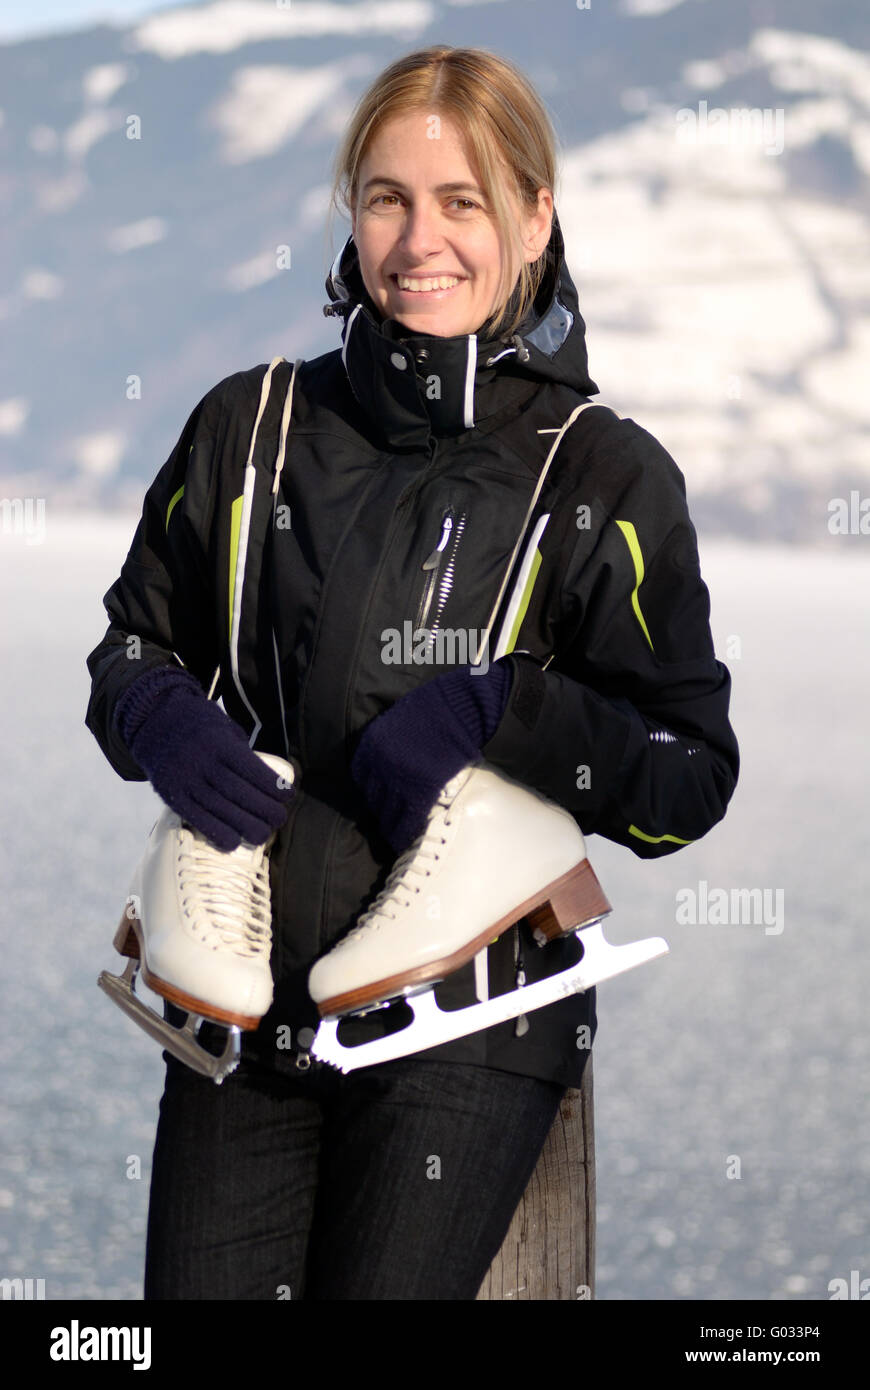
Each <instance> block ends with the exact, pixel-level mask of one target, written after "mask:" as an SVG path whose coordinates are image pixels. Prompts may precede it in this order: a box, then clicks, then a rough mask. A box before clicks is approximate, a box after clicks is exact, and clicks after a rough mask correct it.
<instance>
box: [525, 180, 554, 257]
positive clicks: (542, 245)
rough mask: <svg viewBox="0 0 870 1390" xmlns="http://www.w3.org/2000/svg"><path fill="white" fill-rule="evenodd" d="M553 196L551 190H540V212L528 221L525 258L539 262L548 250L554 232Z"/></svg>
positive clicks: (535, 213) (533, 214)
mask: <svg viewBox="0 0 870 1390" xmlns="http://www.w3.org/2000/svg"><path fill="white" fill-rule="evenodd" d="M553 206H554V205H553V195H552V193H551V192H550V189H549V188H539V189H538V210H537V212H533V213H532V214H531V216H530V217H528V218H527V220H526V229H525V239H524V245H525V258H526V260H527V261H537V260H538V259H539V258H540V257H541V256H542V255H543V253H544V252H545V251H546V249H547V245H548V243H549V240H550V235H551V233H552V231H553Z"/></svg>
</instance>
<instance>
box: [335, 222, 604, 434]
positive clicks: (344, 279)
mask: <svg viewBox="0 0 870 1390" xmlns="http://www.w3.org/2000/svg"><path fill="white" fill-rule="evenodd" d="M544 254H545V256H546V258H547V260H546V267H545V272H544V277H543V279H542V282H541V286H540V288H539V290H538V293H537V295H536V297H535V302H534V304H533V305H532V307H531V308H530V310H529V312H528V314H527V315H526V317H525V318H524V319H523V321H522V323H521V324H520V326H519V330H518V331H517V332H516V333H514V334H513V336H512V337H511V338H507V337H497V336H493V335H492V334H491V332H490V331H489V329H490V325H491V320H490V319H488V320H487V321H486V323H484V324H482V325H481V327H480V328H479V329H478V331H477V332H476V333H464V334H458V335H456V336H455V337H451V338H442V337H438V336H437V335H435V334H428V335H424V334H417V333H414V334H412V333H410V332H409V331H408V329H407V328H405V327H404V325H403V324H401V323H399V321H398V320H397V319H384V318H383V317H382V316H381V314H380V312H379V310H378V308H377V306H376V305H375V303H374V301H373V300H372V298H371V296H370V295H369V293H368V291H367V290H366V288H365V284H364V282H363V278H362V275H361V273H360V268H359V254H358V251H357V247H356V244H355V243H354V240H353V237H352V236H350V237H348V239H347V241H346V242H345V244H344V246H343V248H342V250H341V251H340V252H339V253H338V255H337V256H336V258H335V261H334V262H333V265H332V269H331V270H330V273H329V275H328V277H327V280H326V290H327V293H328V295H329V298H330V301H331V302H330V303H329V304H325V305H324V308H323V312H324V314H327V315H330V314H340V315H342V316H343V318H344V326H343V329H342V335H341V337H342V347H341V358H342V362H343V363H344V367H345V370H346V372H347V377H348V381H349V383H350V386H351V389H352V391H353V393H354V395H355V397H356V399H357V401H358V402H359V404H360V405H361V406H362V408H363V409H364V411H365V412H366V413H367V414H368V415H369V416H370V417H371V419H372V420H373V422H374V423H375V424H376V426H377V428H378V429H379V430H380V432H381V433H382V434H383V435H384V437H385V438H386V440H387V443H388V445H389V447H390V448H394V449H402V448H419V447H425V446H426V445H427V444H428V443H429V441H430V438H431V436H432V435H450V434H460V433H462V432H463V431H465V430H470V429H474V428H475V426H477V425H479V424H480V423H481V422H482V421H484V420H486V419H487V417H488V416H490V415H493V414H495V412H496V411H498V410H501V409H503V408H504V407H505V406H506V405H508V404H509V403H510V402H511V401H512V400H515V399H518V398H520V397H523V396H525V395H528V393H529V392H528V386H529V385H531V386H532V387H533V384H534V382H535V381H543V380H550V381H558V382H563V383H565V384H567V385H570V386H572V387H573V388H574V389H575V390H577V391H579V392H580V393H581V394H582V395H584V396H590V395H597V394H598V387H597V386H596V384H595V382H594V381H592V379H591V378H590V376H589V370H588V363H587V353H586V325H585V324H584V322H583V319H582V317H581V315H580V309H579V304H578V298H577V290H576V289H575V287H574V282H573V280H572V279H571V276H570V274H569V272H568V268H567V266H566V265H565V246H564V241H563V238H562V232H561V228H560V226H559V219H558V216H557V214H556V213H555V211H554V215H553V229H552V232H551V235H550V241H549V243H548V245H547V250H546V251H545V253H544ZM523 383H527V385H525V386H524V385H523Z"/></svg>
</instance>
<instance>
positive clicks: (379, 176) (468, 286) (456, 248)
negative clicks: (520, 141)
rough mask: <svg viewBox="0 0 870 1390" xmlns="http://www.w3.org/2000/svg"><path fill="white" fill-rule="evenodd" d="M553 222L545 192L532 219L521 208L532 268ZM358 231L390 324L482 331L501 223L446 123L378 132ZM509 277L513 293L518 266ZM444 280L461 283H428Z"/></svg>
mask: <svg viewBox="0 0 870 1390" xmlns="http://www.w3.org/2000/svg"><path fill="white" fill-rule="evenodd" d="M433 131H437V138H434V139H433V138H430V136H431V134H432V133H433ZM447 185H449V186H447ZM552 216H553V198H552V195H551V193H550V191H549V190H548V189H541V190H540V192H539V194H538V212H537V213H536V214H533V215H532V216H531V217H526V218H524V219H523V218H521V217H520V214H519V211H518V210H517V221H518V222H520V223H521V225H522V226H523V239H524V243H525V246H526V250H525V253H524V255H525V259H526V260H527V261H536V260H537V259H538V257H539V256H540V255H541V253H542V251H543V250H544V249H545V248H546V245H547V242H548V241H549V239H550V229H551V225H552ZM352 225H353V239H354V241H355V242H356V245H357V249H358V251H359V261H360V270H361V272H362V277H363V281H364V283H365V287H366V289H367V290H368V292H369V294H370V295H371V297H372V299H373V300H374V302H375V304H376V305H377V306H378V309H379V310H380V312H381V314H382V315H383V317H384V318H390V319H398V321H399V322H400V323H402V324H404V325H405V327H406V328H409V329H410V330H411V331H412V332H416V333H420V334H435V335H437V336H438V337H442V338H449V337H453V336H455V335H457V334H464V333H474V332H476V331H477V329H478V328H480V326H481V325H482V324H483V323H484V322H485V321H486V319H487V318H488V317H489V316H490V314H491V313H492V312H493V310H494V309H495V306H496V294H497V291H498V282H499V272H500V269H501V251H500V248H499V243H498V234H497V227H496V223H495V220H494V216H493V214H492V212H491V210H490V208H489V205H488V203H487V200H486V199H485V198H484V196H483V192H482V190H481V189H480V188H479V187H478V184H477V180H476V178H475V175H474V173H473V171H472V169H471V167H470V165H469V163H468V161H467V159H466V156H465V151H464V149H463V146H462V141H461V140H460V137H459V133H458V130H457V128H456V127H455V126H454V124H453V123H452V121H450V120H448V118H447V117H435V116H432V115H428V114H427V113H426V112H413V113H411V114H410V115H405V116H402V117H398V118H394V119H393V120H391V121H388V122H386V123H385V124H384V125H383V126H381V128H380V130H379V131H378V134H377V135H376V136H375V138H374V140H373V141H372V143H371V144H370V146H369V149H368V151H367V153H366V156H365V158H364V159H363V161H362V164H361V166H360V174H359V183H358V193H357V201H356V204H355V207H354V210H353V217H352ZM511 270H512V273H511V279H510V284H511V286H514V285H515V284H516V282H517V278H518V276H519V272H520V267H519V264H516V265H514V266H512V268H511ZM405 276H407V277H409V278H410V280H411V281H412V282H414V283H412V284H411V286H410V287H408V286H407V285H406V284H405V283H404V280H403V277H405ZM441 276H449V277H451V281H454V280H455V282H456V283H455V284H452V287H450V288H439V287H438V286H436V285H432V284H430V283H429V281H430V278H431V277H441ZM400 280H403V283H400ZM417 286H422V287H423V288H418V287H417Z"/></svg>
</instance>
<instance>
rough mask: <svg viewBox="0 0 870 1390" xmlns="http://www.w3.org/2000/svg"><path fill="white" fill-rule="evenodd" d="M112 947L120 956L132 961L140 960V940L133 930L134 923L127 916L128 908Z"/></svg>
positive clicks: (125, 909) (122, 916) (123, 915)
mask: <svg viewBox="0 0 870 1390" xmlns="http://www.w3.org/2000/svg"><path fill="white" fill-rule="evenodd" d="M112 945H113V946H114V948H115V950H116V951H117V952H118V955H119V956H128V957H129V958H130V959H131V960H138V959H139V939H138V937H137V936H136V933H135V931H134V930H133V923H132V922H131V921H130V918H129V917H128V916H127V908H126V907H125V908H124V911H123V912H122V914H121V920H120V922H119V923H118V930H117V931H116V932H115V936H114V939H113V941H112Z"/></svg>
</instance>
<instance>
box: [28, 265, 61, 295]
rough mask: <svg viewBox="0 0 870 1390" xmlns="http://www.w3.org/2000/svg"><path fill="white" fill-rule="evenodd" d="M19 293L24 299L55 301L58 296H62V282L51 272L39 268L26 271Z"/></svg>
mask: <svg viewBox="0 0 870 1390" xmlns="http://www.w3.org/2000/svg"><path fill="white" fill-rule="evenodd" d="M21 293H22V294H23V295H24V297H25V299H57V297H58V295H60V294H63V280H62V279H61V277H60V276H59V275H55V274H54V272H53V271H51V270H43V269H42V268H41V267H40V268H38V269H36V270H27V271H25V272H24V275H23V276H22V280H21Z"/></svg>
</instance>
